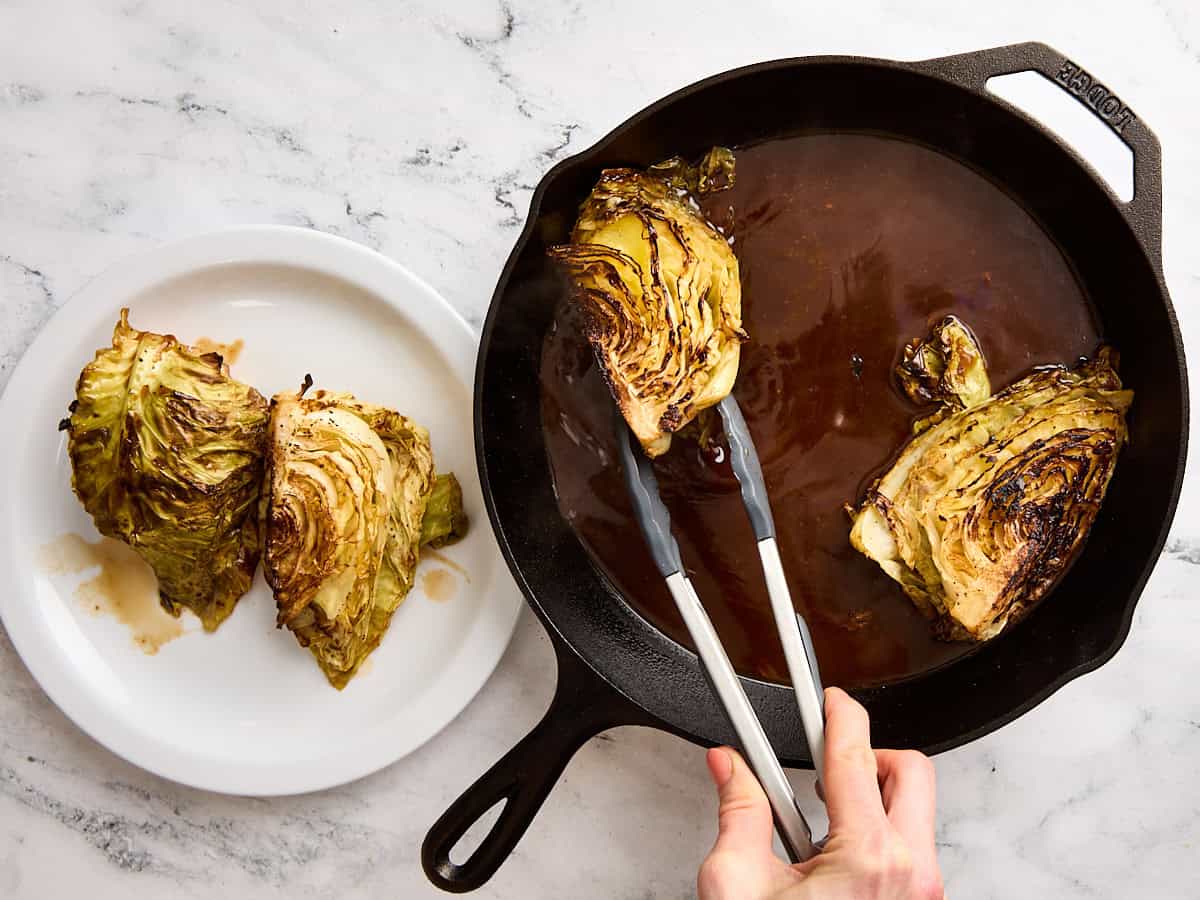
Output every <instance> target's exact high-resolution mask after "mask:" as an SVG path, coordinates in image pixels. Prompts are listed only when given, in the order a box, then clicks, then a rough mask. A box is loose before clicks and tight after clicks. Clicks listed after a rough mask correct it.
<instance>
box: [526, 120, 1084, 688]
mask: <svg viewBox="0 0 1200 900" xmlns="http://www.w3.org/2000/svg"><path fill="white" fill-rule="evenodd" d="M705 212H706V214H707V215H708V217H709V219H710V221H712V222H713V223H714V224H715V225H717V226H719V227H721V228H722V229H723V230H724V231H725V233H726V234H728V235H730V236H731V239H732V240H733V247H734V250H735V252H736V253H737V256H738V260H739V264H740V267H741V278H742V289H743V316H744V324H745V327H746V330H747V331H748V332H749V333H750V336H751V341H750V342H749V343H747V344H746V345H744V347H743V349H742V358H741V367H740V372H739V376H738V381H737V385H736V387H735V389H734V394H735V396H736V397H737V399H738V402H739V403H740V404H741V407H742V410H743V411H744V413H745V416H746V420H747V422H748V423H749V426H750V430H751V432H752V433H753V435H754V439H755V443H756V445H757V447H758V451H759V455H760V456H761V459H762V464H763V471H764V474H765V476H766V480H767V487H768V491H769V492H770V496H771V502H772V506H773V509H774V513H775V520H776V527H777V531H778V539H779V549H780V554H781V556H782V559H783V564H784V568H785V570H786V572H787V576H788V582H789V584H790V586H791V590H792V597H793V601H794V603H795V605H796V607H797V609H799V610H800V611H801V612H802V613H803V614H804V616H805V617H806V619H807V621H808V623H809V626H810V628H811V630H812V634H813V640H814V642H815V644H816V647H817V655H818V657H819V661H820V665H821V671H822V675H823V677H824V679H825V681H826V683H829V684H839V685H844V686H862V685H867V684H878V683H884V682H888V681H894V680H897V679H900V678H903V677H906V676H910V675H914V674H917V673H920V672H923V671H926V670H928V669H931V668H934V667H936V666H938V665H940V664H943V663H945V662H947V661H949V660H951V659H953V658H954V657H956V656H959V655H961V654H963V653H964V652H967V651H968V650H969V649H970V646H969V645H967V644H964V643H946V642H942V641H939V640H936V639H935V638H933V637H932V636H931V634H930V631H929V626H928V623H927V622H926V620H925V619H924V618H922V617H921V615H920V614H919V613H918V612H917V611H916V610H915V608H914V607H913V606H912V604H911V603H910V602H909V600H908V599H907V597H905V596H904V594H903V592H902V591H901V590H900V588H899V586H898V585H897V584H896V583H895V582H893V581H892V580H891V579H889V578H888V577H887V576H886V575H884V574H883V573H882V571H880V570H879V568H878V567H877V566H876V565H875V564H874V563H872V562H870V561H869V560H867V559H866V558H865V557H862V556H860V555H859V554H858V553H857V552H856V551H855V550H854V549H853V548H852V547H851V546H850V542H849V539H848V534H849V527H850V521H849V518H848V516H847V513H846V512H845V510H844V508H843V506H844V504H846V503H853V502H855V501H856V500H857V498H858V497H859V496H860V494H861V492H862V490H863V489H864V488H865V487H866V486H867V485H868V484H869V483H870V481H871V479H872V478H873V477H874V476H875V475H876V474H878V472H879V470H880V469H881V468H882V467H883V466H884V465H886V463H887V462H888V461H889V460H890V459H891V458H892V457H893V456H894V454H895V453H896V451H897V450H898V448H899V447H900V445H901V444H902V443H903V442H904V440H905V439H906V438H907V436H908V435H909V433H910V426H911V422H912V420H913V418H914V417H915V416H916V415H917V414H918V412H919V410H918V408H917V407H915V406H913V405H912V404H911V403H909V402H908V401H907V400H906V399H905V398H904V397H903V395H902V394H901V393H900V392H899V390H898V388H897V386H896V385H895V382H894V380H893V376H892V368H893V366H894V364H895V363H896V361H897V360H898V358H899V355H900V352H901V349H902V347H903V345H904V344H905V342H906V341H908V340H909V339H911V338H913V337H917V336H924V335H925V334H926V332H927V330H928V327H929V325H930V324H932V323H933V322H935V321H937V320H938V319H940V318H941V317H942V316H944V315H946V314H947V313H951V312H952V313H955V314H956V315H958V316H959V317H961V318H962V319H963V320H964V321H966V322H967V324H968V325H970V326H971V327H972V328H973V329H974V331H975V333H976V334H977V336H978V337H979V338H980V341H981V343H982V345H983V349H984V353H985V355H986V357H987V361H988V368H989V372H990V374H991V379H992V387H993V390H996V389H999V388H1000V387H1002V386H1003V385H1006V384H1008V383H1010V382H1011V381H1013V380H1015V379H1016V378H1018V377H1020V376H1021V375H1023V374H1024V373H1026V372H1027V371H1028V370H1029V369H1030V368H1032V367H1033V366H1036V365H1041V364H1047V363H1060V362H1069V363H1073V362H1074V361H1075V360H1076V359H1077V358H1078V357H1080V356H1083V355H1088V354H1090V353H1092V351H1093V350H1094V349H1095V347H1096V345H1097V343H1098V342H1099V339H1100V335H1099V332H1098V328H1097V325H1096V322H1095V319H1094V316H1093V314H1092V312H1091V308H1090V306H1089V304H1088V302H1087V300H1086V298H1085V297H1084V295H1083V293H1082V290H1081V288H1080V287H1079V285H1078V283H1077V281H1076V279H1075V277H1074V275H1073V273H1072V271H1071V269H1070V268H1069V266H1068V265H1067V263H1066V261H1065V260H1064V258H1063V256H1062V254H1061V252H1060V251H1059V250H1058V248H1057V247H1056V245H1055V244H1054V243H1053V242H1052V241H1051V240H1050V239H1049V238H1048V237H1047V235H1046V234H1045V233H1044V232H1043V231H1042V229H1041V228H1040V227H1039V226H1038V225H1037V223H1036V222H1035V221H1034V220H1033V219H1032V218H1031V217H1030V216H1029V215H1028V213H1026V212H1025V211H1024V210H1023V209H1022V208H1021V207H1020V206H1019V205H1017V204H1016V203H1015V202H1014V201H1013V200H1012V199H1010V198H1009V197H1008V195H1006V194H1005V193H1003V192H1002V191H1001V190H999V189H998V188H997V187H995V186H994V185H993V184H992V183H991V182H989V181H987V180H986V179H984V178H983V177H981V176H980V175H978V174H976V173H975V172H974V171H972V170H970V169H968V168H967V167H965V166H963V165H962V164H960V163H958V162H956V161H954V160H952V159H950V158H949V157H946V156H944V155H942V154H940V153H937V152H935V151H933V150H929V149H926V148H924V147H921V146H918V145H915V144H911V143H907V142H903V141H898V140H894V139H890V138H884V137H876V136H872V135H860V134H825V135H806V136H801V137H795V138H789V139H782V140H776V141H770V142H766V143H763V144H759V145H756V146H753V147H750V148H744V149H741V150H739V151H738V153H737V173H736V184H735V186H734V187H733V188H732V189H731V190H729V191H726V192H723V193H720V194H715V195H711V196H710V197H709V198H707V202H706V203H705ZM542 384H543V395H542V415H543V427H544V430H545V440H546V447H547V451H548V454H549V458H550V462H551V466H552V469H553V473H554V479H555V488H556V492H557V496H558V500H559V506H560V509H561V511H562V513H563V515H564V517H565V518H566V519H567V520H568V522H570V524H571V525H572V527H573V528H574V529H575V530H576V532H577V534H578V535H579V537H580V538H581V540H582V541H583V543H584V544H585V546H587V548H588V550H589V551H590V552H591V554H592V555H593V557H594V558H595V559H596V560H597V562H598V563H599V564H600V566H601V567H602V569H603V570H604V571H605V572H606V573H607V574H608V576H609V578H610V579H611V580H612V581H613V582H614V583H615V584H616V585H617V586H618V587H619V588H620V589H621V591H622V593H623V594H624V596H625V597H626V598H628V599H629V600H630V602H631V603H633V604H634V605H635V606H636V607H637V608H638V609H639V610H640V611H641V612H642V613H643V614H644V615H645V616H646V617H647V618H648V619H649V620H650V621H652V622H653V623H654V624H656V625H657V626H658V627H659V628H661V629H662V630H663V631H665V632H667V633H668V634H670V635H671V636H672V637H674V638H675V639H677V640H679V641H680V642H682V643H684V644H688V643H690V642H689V641H688V638H687V634H686V631H685V630H684V628H683V625H682V622H681V621H680V619H679V617H678V614H677V612H676V610H675V608H674V605H673V604H672V602H671V599H670V596H669V594H668V593H667V590H666V588H665V587H664V585H663V582H662V579H661V578H660V577H659V575H658V573H657V571H656V570H655V569H654V566H653V563H652V561H651V559H650V556H649V553H648V552H647V551H646V549H645V547H644V545H643V543H642V541H641V535H640V533H639V532H638V530H637V525H636V523H635V521H634V519H633V517H632V513H631V511H630V508H629V502H628V499H627V498H626V496H625V491H624V483H623V481H622V478H621V475H620V470H619V467H618V466H617V465H616V464H615V462H614V459H615V456H614V454H615V448H614V444H613V438H612V412H611V410H612V400H611V399H610V397H609V395H608V393H607V390H606V389H605V387H604V385H603V383H602V382H601V380H600V378H599V376H598V373H597V370H596V366H595V364H594V361H593V359H592V355H591V352H590V349H589V348H588V347H587V345H586V343H585V341H584V340H583V338H582V335H581V333H580V328H579V321H578V317H577V314H576V313H575V311H574V310H572V309H571V308H570V307H568V306H563V307H561V308H560V310H559V315H558V318H557V322H556V325H555V327H554V328H553V329H552V331H551V333H550V334H548V335H547V337H546V341H545V346H544V352H543V356H542ZM726 459H727V454H724V453H722V452H721V450H720V448H716V449H715V450H710V451H709V452H707V453H704V452H701V451H700V449H699V447H698V446H697V445H696V444H695V443H694V442H692V441H689V440H685V439H682V438H678V437H677V438H676V439H675V441H674V443H673V445H672V449H671V451H670V452H669V453H668V454H667V455H666V456H665V457H663V458H662V459H661V460H659V461H658V462H657V463H656V470H657V474H658V479H659V485H660V489H661V493H662V496H663V499H664V500H665V501H666V503H667V506H668V507H669V508H670V511H671V515H672V519H673V523H674V529H675V534H676V537H677V539H678V540H679V544H680V548H681V551H682V553H683V557H684V561H685V565H686V567H687V569H688V572H689V574H690V576H691V578H692V580H693V582H694V583H695V586H696V589H697V591H698V593H699V595H700V597H701V599H702V600H703V601H704V604H705V606H706V608H707V609H708V611H709V614H710V616H711V617H712V619H713V621H714V623H715V625H716V627H717V629H718V631H719V632H720V634H721V638H722V640H723V641H724V643H725V646H726V648H727V650H728V651H729V654H730V656H731V658H732V659H733V662H734V665H735V666H737V668H738V669H739V670H740V671H741V672H743V673H745V674H748V675H758V676H760V677H763V678H766V679H768V680H773V681H786V680H787V678H786V668H785V666H784V662H783V655H782V651H781V649H780V647H779V643H778V638H777V636H776V634H775V628H774V622H773V619H772V617H771V611H770V606H769V603H768V600H767V595H766V586H765V584H764V582H763V577H762V572H761V568H760V565H759V559H758V553H757V550H756V547H755V543H754V536H753V534H752V532H751V530H750V526H749V523H748V521H747V519H746V514H745V511H744V509H743V507H742V504H741V499H740V496H739V493H738V485H737V481H736V480H735V479H734V477H733V474H732V472H731V471H730V469H729V466H728V462H727V461H726Z"/></svg>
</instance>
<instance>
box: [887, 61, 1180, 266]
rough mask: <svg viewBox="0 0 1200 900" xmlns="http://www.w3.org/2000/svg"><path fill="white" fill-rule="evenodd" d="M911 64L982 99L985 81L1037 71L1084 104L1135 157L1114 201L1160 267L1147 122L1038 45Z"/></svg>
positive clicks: (1158, 156) (1156, 160)
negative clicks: (1126, 185) (1128, 182)
mask: <svg viewBox="0 0 1200 900" xmlns="http://www.w3.org/2000/svg"><path fill="white" fill-rule="evenodd" d="M909 65H911V67H912V68H913V69H916V70H917V71H920V72H926V73H928V74H931V75H936V76H939V77H941V78H944V79H946V80H948V81H951V82H953V83H954V84H957V85H960V86H961V87H965V88H968V89H969V90H972V91H975V92H976V93H980V94H985V93H987V82H988V79H990V78H994V77H996V76H997V75H1012V74H1015V73H1017V72H1038V73H1040V74H1041V75H1043V76H1044V77H1045V78H1047V79H1048V80H1049V81H1050V82H1051V83H1053V84H1055V85H1057V86H1058V87H1059V88H1061V89H1062V90H1064V91H1066V92H1067V93H1068V94H1070V95H1071V96H1072V97H1074V98H1075V99H1076V100H1078V101H1079V102H1080V103H1082V104H1083V106H1084V107H1085V108H1086V109H1088V110H1089V111H1090V112H1091V113H1092V114H1093V115H1095V116H1096V118H1098V119H1099V120H1100V121H1101V122H1103V123H1104V124H1105V125H1107V126H1108V127H1109V128H1110V129H1111V130H1112V132H1113V134H1115V135H1116V136H1117V137H1119V138H1120V139H1121V140H1122V141H1123V142H1124V144H1125V146H1127V147H1128V148H1129V149H1130V151H1131V152H1132V153H1133V199H1132V200H1130V201H1129V202H1128V203H1121V202H1120V201H1119V200H1118V201H1117V202H1118V203H1119V204H1120V206H1121V208H1122V210H1123V212H1124V213H1125V218H1126V219H1127V220H1128V221H1129V224H1130V226H1132V228H1133V230H1134V232H1135V233H1136V234H1137V235H1138V237H1139V238H1140V239H1141V241H1142V244H1143V246H1144V247H1145V248H1146V250H1147V252H1148V253H1149V255H1150V258H1151V260H1152V261H1153V262H1154V265H1155V266H1156V267H1158V268H1161V267H1162V148H1161V146H1160V145H1159V143H1158V138H1157V137H1155V135H1154V132H1153V131H1151V130H1150V128H1149V127H1148V126H1147V125H1146V123H1145V122H1143V121H1142V120H1141V119H1139V118H1138V117H1137V116H1136V115H1135V114H1134V112H1133V110H1131V109H1130V108H1129V107H1128V106H1127V105H1126V104H1125V103H1124V102H1123V101H1122V100H1121V98H1120V97H1119V96H1117V95H1116V94H1115V93H1113V92H1112V90H1110V89H1109V87H1108V86H1107V85H1106V84H1104V83H1103V82H1101V81H1100V79H1098V78H1096V77H1095V76H1094V75H1092V73H1091V72H1089V71H1088V70H1087V69H1085V68H1083V66H1081V65H1079V63H1077V62H1075V61H1074V60H1072V59H1070V58H1068V57H1067V56H1065V55H1064V54H1062V53H1060V52H1059V51H1057V50H1055V49H1054V48H1053V47H1050V46H1047V45H1046V44H1042V43H1038V42H1036V41H1030V42H1027V43H1024V44H1010V45H1008V46H1005V47H992V48H990V49H987V50H976V51H973V52H971V53H961V54H958V55H956V56H943V57H939V58H937V59H927V60H922V61H920V62H915V63H911V64H909ZM989 96H991V95H989ZM992 99H996V98H994V97H993V98H992Z"/></svg>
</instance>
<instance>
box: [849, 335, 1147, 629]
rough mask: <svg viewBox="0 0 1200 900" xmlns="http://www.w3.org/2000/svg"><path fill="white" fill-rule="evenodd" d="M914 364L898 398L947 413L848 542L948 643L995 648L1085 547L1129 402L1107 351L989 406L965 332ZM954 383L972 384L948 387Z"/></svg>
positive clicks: (872, 499) (877, 496)
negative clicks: (920, 398)
mask: <svg viewBox="0 0 1200 900" xmlns="http://www.w3.org/2000/svg"><path fill="white" fill-rule="evenodd" d="M946 324H947V323H943V325H944V326H945V325H946ZM968 343H969V344H970V346H967V344H968ZM910 350H912V351H913V352H911V353H908V352H906V355H905V362H903V363H901V365H900V368H899V370H898V373H897V374H898V376H899V378H900V380H901V383H902V385H904V386H905V389H906V391H907V392H908V393H909V394H910V396H914V395H917V392H918V391H921V390H923V391H925V392H926V394H925V395H926V396H928V397H930V398H937V399H939V400H940V401H941V402H942V403H943V404H944V405H943V407H942V409H941V410H939V411H938V412H936V413H934V414H933V415H931V416H927V417H925V418H923V419H920V420H918V422H917V424H916V425H915V426H914V430H915V432H916V434H915V435H914V437H913V438H912V439H911V440H910V441H909V442H908V443H907V444H906V445H905V446H904V447H903V448H902V449H901V451H900V455H899V456H898V458H897V459H896V461H895V462H894V463H893V464H892V466H891V468H889V469H888V470H887V471H886V472H885V473H884V474H883V475H882V476H881V477H880V478H879V479H878V480H877V481H876V482H875V484H874V485H873V486H872V487H871V489H870V490H869V491H868V492H867V496H866V498H865V500H864V501H863V503H862V505H861V506H859V507H858V509H857V510H853V511H852V515H853V517H854V524H853V527H852V529H851V532H850V542H851V543H852V544H853V545H854V547H855V548H856V549H857V550H859V551H860V552H861V553H863V554H864V555H866V556H868V557H869V558H871V559H872V560H874V561H875V562H877V563H878V564H879V566H880V567H881V568H882V569H883V570H884V572H886V573H887V574H888V575H889V576H891V577H892V578H893V579H895V580H896V581H897V582H899V583H900V585H901V587H902V588H903V589H904V592H905V593H906V594H907V595H908V596H909V598H910V599H911V600H912V601H913V603H914V604H916V606H917V608H918V609H920V610H921V611H922V612H923V613H924V614H925V615H927V616H928V617H930V618H931V619H934V620H935V630H936V631H937V632H938V634H940V635H941V636H942V637H945V638H950V639H965V640H975V641H982V640H987V639H989V638H992V637H994V636H995V635H997V634H999V633H1000V631H1001V630H1002V629H1003V628H1004V627H1005V626H1006V625H1007V624H1008V623H1010V622H1012V621H1015V620H1016V619H1017V618H1019V617H1020V616H1021V615H1022V614H1023V613H1024V612H1026V611H1028V610H1029V609H1030V608H1031V607H1032V606H1033V605H1034V604H1035V603H1036V602H1037V601H1038V600H1039V599H1041V597H1042V596H1043V595H1045V593H1046V592H1047V591H1048V590H1049V589H1050V587H1051V586H1052V585H1053V584H1054V582H1055V580H1056V579H1057V578H1058V577H1059V576H1060V575H1061V574H1062V573H1063V571H1064V570H1065V569H1066V566H1067V564H1068V563H1069V562H1070V561H1071V559H1072V558H1073V557H1074V555H1075V554H1076V553H1077V552H1078V550H1079V548H1080V547H1081V546H1082V544H1083V541H1084V539H1085V538H1086V536H1087V533H1088V530H1089V529H1090V528H1091V525H1092V522H1093V521H1094V520H1095V518H1096V514H1097V512H1098V511H1099V508H1100V503H1101V501H1102V500H1103V499H1104V494H1105V491H1106V490H1107V488H1108V483H1109V479H1110V478H1111V477H1112V474H1113V470H1114V468H1115V466H1116V462H1117V455H1118V453H1119V451H1120V449H1121V447H1122V445H1123V444H1124V443H1125V441H1126V435H1127V432H1126V425H1125V413H1126V411H1127V410H1128V409H1129V406H1130V404H1131V403H1132V401H1133V393H1132V391H1127V390H1123V389H1122V386H1121V379H1120V377H1119V376H1118V375H1117V371H1116V368H1115V354H1114V353H1113V352H1112V351H1111V350H1109V349H1107V348H1102V349H1101V350H1100V352H1099V353H1098V354H1097V356H1096V358H1095V359H1093V360H1091V361H1087V362H1084V363H1082V364H1080V365H1079V366H1078V367H1076V368H1074V369H1066V368H1045V369H1040V370H1037V371H1035V372H1033V373H1032V374H1030V375H1028V376H1027V377H1025V378H1022V379H1021V380H1019V381H1017V382H1016V383H1014V384H1012V385H1011V386H1009V387H1008V388H1006V389H1004V390H1002V391H1000V393H998V394H996V395H995V396H990V397H989V396H987V392H986V390H984V386H986V384H987V376H986V371H985V370H984V363H983V355H982V353H981V352H980V351H979V348H978V346H977V345H976V344H975V343H974V337H973V336H971V335H970V332H969V330H967V329H965V327H964V328H962V329H957V328H956V327H953V324H952V323H951V327H939V329H938V330H936V331H935V334H934V336H933V337H932V338H931V340H930V342H928V344H926V345H925V347H924V349H922V347H920V346H918V345H913V346H912V347H910ZM919 358H923V359H919ZM914 360H918V361H917V362H916V363H914ZM956 361H957V363H961V364H962V365H956ZM954 372H957V373H959V374H960V375H963V376H964V377H961V378H960V377H950V378H949V379H947V377H946V373H954ZM968 375H969V377H966V376H968ZM908 379H918V380H920V379H923V387H922V386H921V385H920V384H911V383H910V382H909V381H907V380H908ZM910 384H911V386H910Z"/></svg>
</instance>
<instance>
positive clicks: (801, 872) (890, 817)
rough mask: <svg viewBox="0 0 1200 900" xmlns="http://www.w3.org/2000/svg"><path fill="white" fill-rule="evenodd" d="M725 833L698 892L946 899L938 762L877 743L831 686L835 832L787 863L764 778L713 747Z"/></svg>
mask: <svg viewBox="0 0 1200 900" xmlns="http://www.w3.org/2000/svg"><path fill="white" fill-rule="evenodd" d="M707 761H708V769H709V772H710V773H711V775H712V778H713V781H714V782H715V783H716V785H717V793H718V794H719V795H720V810H719V813H718V816H719V833H718V834H717V841H716V844H714V845H713V848H712V850H711V852H709V854H708V857H707V858H706V859H705V860H704V864H703V865H702V866H701V867H700V875H699V879H698V888H699V893H700V900H944V898H945V893H944V891H943V890H942V877H941V873H940V872H939V870H938V864H937V852H936V850H935V848H934V843H933V829H934V811H935V790H934V774H933V763H931V762H930V761H929V758H928V757H926V756H925V755H924V754H921V753H917V752H916V751H915V750H872V749H871V731H870V721H869V720H868V718H867V711H866V710H865V709H863V708H862V706H860V705H859V704H858V703H857V702H856V701H855V700H854V699H853V698H852V697H850V695H849V694H847V693H846V692H845V691H842V690H839V689H838V688H829V689H828V690H826V691H825V779H824V784H823V785H822V786H821V787H822V790H823V793H824V797H825V802H826V806H827V808H828V810H829V840H828V841H827V843H826V844H825V849H824V850H823V851H822V852H820V853H818V854H817V855H816V856H815V857H813V858H812V859H810V860H808V861H807V862H803V863H799V864H797V865H789V864H788V863H786V862H784V861H783V860H782V859H780V858H779V857H778V856H776V855H775V853H774V852H773V851H772V849H771V841H772V837H773V835H774V823H773V821H772V818H771V807H770V804H768V802H767V797H766V795H765V794H764V793H763V790H762V787H761V786H760V785H759V783H758V779H756V778H755V777H754V773H753V772H751V771H750V767H749V766H747V765H746V763H745V761H744V760H743V759H742V757H741V756H740V755H739V754H738V753H736V752H735V751H733V750H730V749H729V748H728V747H721V748H717V749H713V750H709V751H708V760H707Z"/></svg>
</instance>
